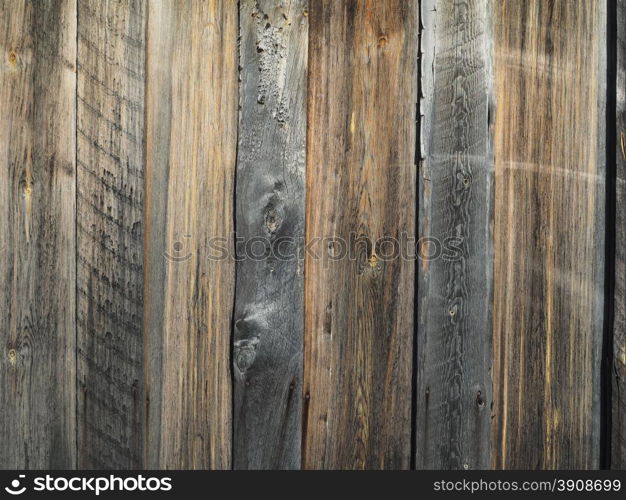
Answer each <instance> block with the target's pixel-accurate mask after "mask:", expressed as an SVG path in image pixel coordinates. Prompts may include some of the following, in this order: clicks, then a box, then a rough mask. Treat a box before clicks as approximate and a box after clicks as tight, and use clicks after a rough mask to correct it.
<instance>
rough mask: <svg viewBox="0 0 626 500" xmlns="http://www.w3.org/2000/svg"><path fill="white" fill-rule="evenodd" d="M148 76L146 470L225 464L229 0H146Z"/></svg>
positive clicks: (232, 105) (232, 26)
mask: <svg viewBox="0 0 626 500" xmlns="http://www.w3.org/2000/svg"><path fill="white" fill-rule="evenodd" d="M146 72H147V79H146V121H145V125H146V152H145V162H146V167H145V175H146V179H145V198H146V200H145V221H146V228H145V246H144V249H145V251H146V256H145V259H144V266H145V267H144V276H145V298H144V301H145V307H144V336H145V343H146V354H145V363H146V386H145V390H146V418H147V429H146V433H147V435H146V447H145V454H146V462H145V465H146V467H163V468H192V469H196V468H229V467H230V463H231V460H230V456H231V455H230V445H231V434H232V430H231V403H232V401H231V383H230V376H231V373H230V346H231V341H230V340H231V339H230V334H231V322H232V317H233V316H232V313H233V290H234V270H235V269H234V260H233V259H222V260H213V259H211V258H210V257H211V255H212V253H211V249H210V247H209V245H210V243H211V241H212V239H214V238H223V239H224V241H225V242H227V243H225V244H227V245H229V246H232V232H233V218H234V216H233V213H234V207H233V193H234V185H233V184H234V183H233V181H234V177H235V159H236V158H235V156H236V149H237V135H236V134H237V101H238V98H237V85H238V81H237V2H222V1H218V0H210V1H207V2H197V1H192V0H186V1H181V2H149V6H148V25H147V60H146ZM214 243H215V242H214ZM229 250H230V251H231V254H230V255H232V250H233V249H231V248H229Z"/></svg>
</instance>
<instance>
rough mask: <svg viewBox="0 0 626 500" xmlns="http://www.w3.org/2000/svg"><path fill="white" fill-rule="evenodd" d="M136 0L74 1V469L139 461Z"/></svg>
mask: <svg viewBox="0 0 626 500" xmlns="http://www.w3.org/2000/svg"><path fill="white" fill-rule="evenodd" d="M145 21H146V7H145V1H144V0H122V1H117V0H106V1H102V2H91V1H87V0H79V2H78V90H77V92H78V95H77V169H78V181H77V190H78V197H77V208H78V212H77V226H78V235H77V236H78V262H77V282H78V293H77V310H78V315H77V328H78V338H77V343H78V346H77V356H78V358H77V360H78V365H77V369H78V389H79V391H78V466H79V468H98V469H130V468H141V466H142V463H143V422H144V418H143V411H144V404H143V340H142V331H143V327H142V322H143V319H142V318H143V182H144V179H143V177H144V175H143V169H144V163H143V133H144V129H143V117H144V108H143V104H144V60H145V44H144V29H145Z"/></svg>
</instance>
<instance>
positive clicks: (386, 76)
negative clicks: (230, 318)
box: [302, 0, 418, 469]
mask: <svg viewBox="0 0 626 500" xmlns="http://www.w3.org/2000/svg"><path fill="white" fill-rule="evenodd" d="M309 23H310V29H309V33H310V35H309V76H308V78H309V82H308V89H309V91H308V116H307V122H308V132H307V155H308V156H307V172H306V177H307V184H306V186H307V193H306V233H307V237H306V238H307V243H311V245H310V246H309V249H310V252H307V253H306V255H305V275H306V279H305V347H304V393H305V402H304V407H303V459H302V460H303V463H302V465H303V467H305V468H309V469H316V468H331V469H332V468H342V469H406V468H408V467H409V466H410V457H411V451H410V440H411V399H412V398H411V394H412V384H411V381H412V380H411V379H412V360H411V356H412V351H413V335H414V328H413V319H414V294H413V291H414V272H415V265H414V264H415V262H414V259H413V258H411V257H409V256H408V255H407V253H406V252H404V251H403V252H402V256H400V255H399V253H400V250H401V248H402V247H404V249H405V250H406V249H407V242H410V241H412V240H413V241H414V239H415V227H416V219H415V210H416V186H415V182H416V178H417V173H416V166H415V146H416V137H417V136H416V133H417V130H416V120H417V117H416V109H417V98H418V96H417V56H418V54H417V49H418V40H417V36H418V2H417V0H411V1H406V0H388V1H384V2H381V1H380V0H366V1H362V2H357V1H345V2H337V1H334V0H318V1H314V2H311V4H310V11H309ZM394 241H395V243H394ZM350 245H352V250H353V251H352V252H351V253H350V255H346V253H345V251H344V250H345V249H346V248H348V247H350ZM394 249H395V250H394Z"/></svg>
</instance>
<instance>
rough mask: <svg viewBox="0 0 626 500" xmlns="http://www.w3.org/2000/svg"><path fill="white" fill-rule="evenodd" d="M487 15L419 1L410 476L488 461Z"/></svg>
mask: <svg viewBox="0 0 626 500" xmlns="http://www.w3.org/2000/svg"><path fill="white" fill-rule="evenodd" d="M489 7H490V5H489V2H488V1H487V0H471V1H469V2H465V1H464V2H437V5H435V2H434V0H430V1H422V3H421V14H422V18H421V20H422V26H423V31H422V38H421V47H422V50H421V52H422V53H421V68H422V69H421V83H422V96H421V104H420V109H421V122H420V127H421V128H420V133H421V139H420V144H421V163H420V172H419V178H418V182H419V203H418V206H419V237H420V239H421V240H422V241H424V244H423V245H422V246H421V247H420V250H421V252H420V260H419V268H418V276H419V281H418V287H417V332H418V333H417V353H418V358H417V364H416V367H417V386H416V398H415V404H416V408H415V415H416V422H415V426H416V428H415V432H416V438H415V442H416V448H415V451H416V461H415V463H416V468H418V469H425V468H426V469H441V468H443V469H467V468H469V469H486V468H488V467H489V463H490V447H489V428H490V425H489V424H490V420H491V418H490V417H491V415H490V409H489V407H490V404H491V376H490V367H491V364H490V363H491V332H492V326H491V304H492V300H491V299H492V297H491V290H492V258H491V256H492V249H491V242H492V235H491V214H492V205H493V198H492V194H493V161H492V155H491V151H492V145H491V134H490V125H491V124H490V117H491V115H490V112H489V107H490V104H491V102H490V99H491V97H492V90H491V85H492V80H491V74H492V73H491V60H492V57H491V33H490V24H491V23H490V21H491V19H490V18H491V11H490V8H489ZM428 242H430V243H428Z"/></svg>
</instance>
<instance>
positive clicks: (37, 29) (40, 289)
mask: <svg viewBox="0 0 626 500" xmlns="http://www.w3.org/2000/svg"><path fill="white" fill-rule="evenodd" d="M0 20H1V22H0V48H1V51H2V60H1V62H0V107H1V108H2V112H1V113H0V207H1V210H0V235H1V237H0V248H1V249H2V253H1V254H0V280H1V281H2V284H3V286H2V287H0V289H1V290H0V338H1V342H2V356H0V412H1V413H0V440H1V442H2V450H1V451H0V467H2V468H5V469H33V468H61V469H66V468H71V467H75V466H76V420H75V411H76V405H75V400H76V384H75V381H76V369H75V367H76V363H75V355H76V350H75V338H76V327H75V314H76V310H75V308H76V302H75V293H76V292H75V286H76V273H75V262H76V261H75V259H76V251H75V215H76V210H75V185H76V168H75V158H76V154H75V153H76V149H75V148H76V142H75V139H74V123H75V87H76V75H75V61H76V5H75V2H74V1H73V0H55V1H41V2H32V1H12V0H11V1H10V0H2V1H0Z"/></svg>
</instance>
